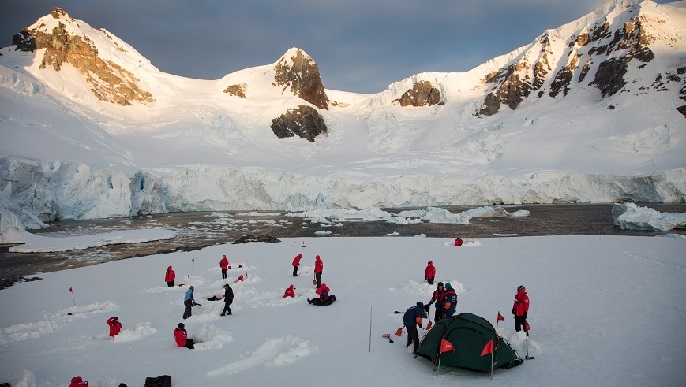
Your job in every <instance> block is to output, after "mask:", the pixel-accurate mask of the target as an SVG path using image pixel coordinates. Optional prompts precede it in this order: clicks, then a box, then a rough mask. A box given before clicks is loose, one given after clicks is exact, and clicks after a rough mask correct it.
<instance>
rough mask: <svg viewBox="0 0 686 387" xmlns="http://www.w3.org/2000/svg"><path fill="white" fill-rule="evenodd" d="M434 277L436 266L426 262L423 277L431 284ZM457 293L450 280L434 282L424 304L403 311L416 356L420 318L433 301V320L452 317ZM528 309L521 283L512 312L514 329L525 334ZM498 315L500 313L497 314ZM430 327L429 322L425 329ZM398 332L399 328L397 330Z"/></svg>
mask: <svg viewBox="0 0 686 387" xmlns="http://www.w3.org/2000/svg"><path fill="white" fill-rule="evenodd" d="M435 277H436V267H435V266H434V264H433V261H429V262H428V263H427V266H426V268H425V269H424V279H425V280H426V281H427V282H428V283H429V284H433V281H434V279H435ZM457 301H458V300H457V295H456V294H455V289H453V287H452V285H451V284H450V282H446V283H445V284H444V283H443V282H439V283H438V284H436V290H434V292H433V294H432V296H431V299H430V300H429V302H428V303H427V304H426V305H425V304H424V303H422V302H417V304H416V305H413V306H411V307H409V308H408V309H407V311H405V314H404V315H403V326H404V327H405V328H406V329H407V346H408V347H409V346H410V345H412V344H414V348H413V353H414V355H415V357H417V350H418V349H419V330H418V328H422V318H425V317H428V313H429V310H430V308H431V305H433V304H434V303H435V304H436V306H435V312H434V322H435V323H437V322H439V321H440V320H441V319H444V318H448V317H452V316H453V315H454V314H455V310H456V308H457ZM528 311H529V296H528V295H527V292H526V288H525V287H524V286H523V285H521V286H519V287H518V288H517V294H516V295H515V299H514V304H513V305H512V314H513V315H514V320H515V331H516V332H520V331H522V330H524V332H526V334H527V336H528V335H529V328H530V327H529V323H528V322H527V321H526V319H527V315H528ZM498 315H499V316H500V313H499V314H498ZM430 327H431V322H429V326H427V329H429V328H430ZM398 332H399V333H400V329H399V330H398Z"/></svg>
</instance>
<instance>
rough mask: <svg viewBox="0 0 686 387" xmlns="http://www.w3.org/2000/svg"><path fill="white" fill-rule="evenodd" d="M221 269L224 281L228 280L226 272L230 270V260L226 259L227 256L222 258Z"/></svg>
mask: <svg viewBox="0 0 686 387" xmlns="http://www.w3.org/2000/svg"><path fill="white" fill-rule="evenodd" d="M219 267H221V268H222V279H226V276H227V274H226V271H227V270H228V269H229V260H228V259H227V258H226V255H224V256H222V260H221V261H219Z"/></svg>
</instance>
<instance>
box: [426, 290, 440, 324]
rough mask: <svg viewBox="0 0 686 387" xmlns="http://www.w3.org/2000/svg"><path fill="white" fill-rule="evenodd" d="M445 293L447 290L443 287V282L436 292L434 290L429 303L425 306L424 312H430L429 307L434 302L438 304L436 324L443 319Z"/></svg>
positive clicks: (435, 313) (435, 317) (435, 315)
mask: <svg viewBox="0 0 686 387" xmlns="http://www.w3.org/2000/svg"><path fill="white" fill-rule="evenodd" d="M444 293H445V288H444V287H443V282H439V283H438V284H437V285H436V290H434V293H433V295H432V296H431V299H430V300H429V303H428V304H426V305H424V310H426V311H427V313H428V312H429V307H430V306H431V304H433V303H434V302H435V303H436V311H435V312H434V322H438V321H440V320H441V317H443V295H444Z"/></svg>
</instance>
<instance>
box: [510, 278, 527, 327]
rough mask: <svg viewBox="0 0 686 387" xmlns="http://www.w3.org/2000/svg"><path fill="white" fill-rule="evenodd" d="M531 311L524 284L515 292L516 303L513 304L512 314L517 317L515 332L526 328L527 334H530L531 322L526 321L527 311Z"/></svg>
mask: <svg viewBox="0 0 686 387" xmlns="http://www.w3.org/2000/svg"><path fill="white" fill-rule="evenodd" d="M528 311H529V296H527V294H526V288H525V287H524V285H520V286H519V287H518V288H517V294H515V299H514V304H513V305H512V314H514V316H515V318H514V320H515V332H519V331H521V330H522V327H523V328H524V332H526V334H527V336H528V335H529V324H528V323H527V322H526V317H527V312H528Z"/></svg>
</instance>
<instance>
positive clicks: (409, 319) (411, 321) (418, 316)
mask: <svg viewBox="0 0 686 387" xmlns="http://www.w3.org/2000/svg"><path fill="white" fill-rule="evenodd" d="M422 317H424V304H423V303H422V302H417V305H415V306H411V307H409V308H407V311H405V314H404V315H403V325H404V326H405V327H406V328H407V345H406V346H407V347H409V346H410V344H414V348H413V350H412V353H413V354H414V357H417V350H418V349H419V331H418V330H417V326H419V328H421V327H422Z"/></svg>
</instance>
